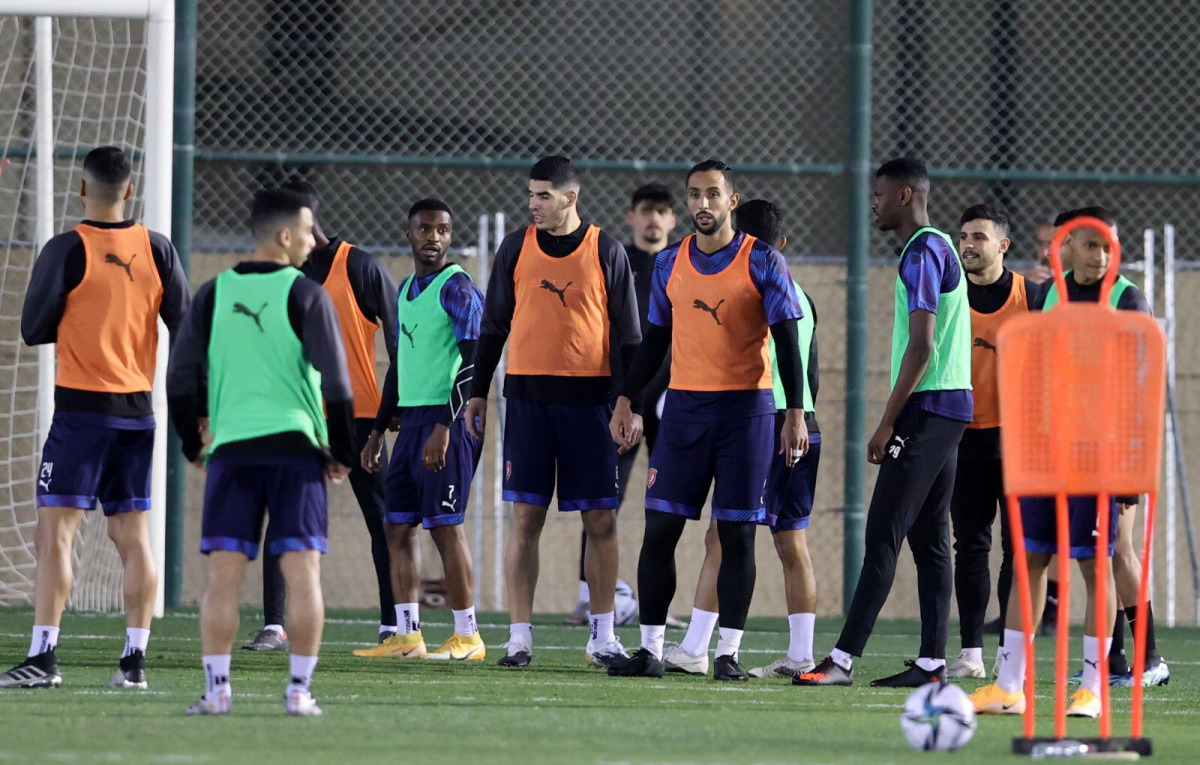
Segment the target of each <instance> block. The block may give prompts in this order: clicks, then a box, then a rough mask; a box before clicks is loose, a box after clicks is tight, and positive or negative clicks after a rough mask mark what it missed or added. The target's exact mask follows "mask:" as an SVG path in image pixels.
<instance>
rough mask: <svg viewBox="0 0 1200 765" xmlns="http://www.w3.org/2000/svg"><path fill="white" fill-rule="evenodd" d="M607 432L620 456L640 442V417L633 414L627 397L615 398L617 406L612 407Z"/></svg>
mask: <svg viewBox="0 0 1200 765" xmlns="http://www.w3.org/2000/svg"><path fill="white" fill-rule="evenodd" d="M608 432H609V434H610V435H611V436H612V440H613V443H615V444H616V445H617V447H618V448H619V451H620V452H621V453H622V454H623V453H625V452H627V451H629V450H630V449H632V448H633V447H635V446H637V445H638V442H639V441H641V440H642V416H641V415H640V414H634V413H633V408H632V406H631V404H630V401H629V398H628V397H626V396H617V405H616V406H615V407H613V414H612V419H611V420H609V423H608Z"/></svg>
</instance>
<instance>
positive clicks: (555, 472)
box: [504, 397, 619, 510]
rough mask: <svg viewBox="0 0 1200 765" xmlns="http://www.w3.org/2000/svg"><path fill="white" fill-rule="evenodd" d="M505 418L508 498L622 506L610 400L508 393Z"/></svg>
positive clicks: (576, 506)
mask: <svg viewBox="0 0 1200 765" xmlns="http://www.w3.org/2000/svg"><path fill="white" fill-rule="evenodd" d="M505 411H506V414H505V419H504V501H506V502H524V503H526V504H529V505H533V506H534V507H550V499H551V497H553V496H554V488H555V482H556V479H557V483H558V509H559V510H612V509H615V508H616V507H617V505H618V504H619V500H618V499H617V445H616V444H614V443H613V440H612V436H611V435H610V434H609V431H608V422H609V420H610V419H611V418H612V410H611V409H610V408H609V407H608V405H607V404H599V405H595V404H552V403H549V402H546V401H533V400H530V399H523V398H512V397H510V398H509V399H508V408H507V409H506V410H505Z"/></svg>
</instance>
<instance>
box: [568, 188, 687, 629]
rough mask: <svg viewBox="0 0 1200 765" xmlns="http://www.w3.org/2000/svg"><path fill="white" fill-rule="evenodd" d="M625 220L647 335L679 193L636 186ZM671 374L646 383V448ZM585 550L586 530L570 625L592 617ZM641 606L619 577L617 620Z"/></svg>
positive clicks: (618, 376) (625, 477) (621, 469)
mask: <svg viewBox="0 0 1200 765" xmlns="http://www.w3.org/2000/svg"><path fill="white" fill-rule="evenodd" d="M625 221H626V222H627V223H628V224H629V227H630V229H632V231H633V241H632V242H630V243H628V244H626V245H625V252H626V254H628V256H629V267H630V270H632V272H633V289H634V292H635V293H636V295H637V302H638V318H639V320H640V326H641V329H642V335H643V336H644V335H645V334H646V314H647V312H648V311H649V310H650V281H651V278H652V277H653V274H654V258H655V256H657V255H658V253H659V252H660V251H661V250H662V249H663V248H664V247H666V246H667V242H669V241H670V236H671V232H672V231H673V230H674V229H675V195H674V194H672V193H671V190H670V189H669V188H667V187H666V186H664V185H663V184H661V183H647V184H645V185H642V186H639V187H637V188H636V189H634V192H633V195H632V197H631V200H630V204H629V209H628V210H627V211H626V213H625ZM610 358H611V365H612V370H613V390H614V391H615V390H618V389H619V387H620V384H621V380H622V379H623V377H624V375H625V373H626V372H627V371H628V370H627V369H625V368H624V367H623V365H622V361H621V353H620V351H619V349H615V348H614V349H612V351H611V353H610ZM669 373H670V365H669V364H665V363H664V364H663V366H662V369H661V370H660V371H659V373H658V374H657V375H655V377H654V379H653V380H651V382H650V384H649V385H648V386H647V387H646V391H645V394H644V397H645V399H646V400H647V401H649V402H651V405H650V406H647V407H646V409H645V411H644V412H642V422H643V428H644V430H643V432H644V435H645V440H646V448H647V450H650V451H653V449H654V441H655V439H656V438H657V436H658V412H657V407H656V405H655V403H656V402H657V401H658V400H659V399H660V398H661V397H662V395H663V393H664V392H666V389H667V376H668V375H669ZM614 400H615V394H614ZM637 452H638V447H636V446H635V447H633V448H632V449H626V450H624V451H621V452H620V454H619V455H618V457H617V498H618V500H619V501H620V503H621V504H624V502H625V489H626V487H627V486H628V484H629V475H630V473H631V472H632V471H633V463H634V461H635V460H636V459H637ZM586 550H587V532H583V541H582V544H581V546H580V548H579V600H578V601H577V602H576V604H575V608H574V610H572V611H571V613H570V614H568V615H567V618H566V623H567V624H587V621H588V601H589V600H590V599H591V595H590V592H589V590H588V584H587V571H586ZM636 606H637V602H636V599H635V598H634V597H633V588H632V587H630V586H629V585H628V584H627V583H626V582H624V581H622V580H620V579H618V580H617V600H616V602H615V608H616V615H617V616H616V619H617V624H624V623H626V621H627V620H629V619H632V618H633V617H634V616H635V615H636ZM668 625H669V626H676V627H679V626H683V623H682V622H681V621H679V620H678V619H676V618H675V617H668Z"/></svg>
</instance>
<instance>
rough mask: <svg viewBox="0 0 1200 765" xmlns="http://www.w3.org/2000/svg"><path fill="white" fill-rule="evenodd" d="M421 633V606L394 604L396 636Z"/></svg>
mask: <svg viewBox="0 0 1200 765" xmlns="http://www.w3.org/2000/svg"><path fill="white" fill-rule="evenodd" d="M420 631H421V606H420V604H418V603H397V604H396V634H397V635H408V634H411V633H413V632H420Z"/></svg>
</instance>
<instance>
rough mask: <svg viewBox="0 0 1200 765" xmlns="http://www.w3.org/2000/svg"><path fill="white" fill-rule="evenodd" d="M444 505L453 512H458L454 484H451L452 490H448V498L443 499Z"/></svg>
mask: <svg viewBox="0 0 1200 765" xmlns="http://www.w3.org/2000/svg"><path fill="white" fill-rule="evenodd" d="M447 500H449V501H447ZM442 507H444V508H446V509H447V510H449V511H450V512H452V513H457V512H458V498H457V497H455V496H454V484H450V490H449V491H448V492H446V499H444V500H442Z"/></svg>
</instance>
